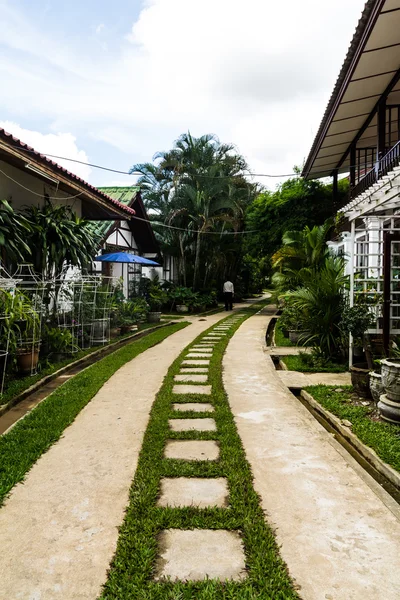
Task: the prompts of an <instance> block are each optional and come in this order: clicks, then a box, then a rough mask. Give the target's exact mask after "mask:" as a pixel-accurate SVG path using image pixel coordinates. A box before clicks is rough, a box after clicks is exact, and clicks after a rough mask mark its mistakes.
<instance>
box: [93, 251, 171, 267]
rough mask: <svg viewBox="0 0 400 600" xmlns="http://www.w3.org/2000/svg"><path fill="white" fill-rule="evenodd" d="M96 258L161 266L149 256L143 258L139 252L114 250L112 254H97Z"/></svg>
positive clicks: (106, 260)
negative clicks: (131, 252) (130, 252)
mask: <svg viewBox="0 0 400 600" xmlns="http://www.w3.org/2000/svg"><path fill="white" fill-rule="evenodd" d="M94 260H96V261H97V260H98V261H101V262H115V263H136V264H138V265H145V266H146V265H148V266H153V267H159V266H161V265H159V264H158V263H156V262H155V261H154V260H150V259H149V258H143V256H138V255H137V254H129V253H128V252H113V253H112V254H102V255H101V256H96V258H95V259H94Z"/></svg>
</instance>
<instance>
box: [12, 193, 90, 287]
mask: <svg viewBox="0 0 400 600" xmlns="http://www.w3.org/2000/svg"><path fill="white" fill-rule="evenodd" d="M24 216H25V217H26V219H27V221H28V222H29V223H30V229H29V231H27V234H26V237H25V240H26V245H27V246H28V248H31V249H32V250H33V252H32V257H31V262H32V264H33V268H34V270H35V271H36V272H37V273H38V274H40V275H41V276H42V277H43V279H50V278H56V279H58V278H60V277H62V276H63V275H65V273H66V271H67V269H68V267H70V266H76V267H79V268H80V269H82V270H84V269H85V268H86V267H87V266H88V264H89V263H90V261H91V260H92V259H93V257H94V256H95V253H96V248H97V241H98V240H97V238H96V236H95V235H94V234H93V233H92V232H91V231H90V229H88V227H87V224H86V222H85V220H84V219H81V218H79V217H78V216H77V215H76V213H74V211H73V210H72V208H71V207H70V206H66V205H53V204H52V203H51V202H50V200H46V201H45V204H44V206H33V205H32V206H28V207H26V208H25V209H24Z"/></svg>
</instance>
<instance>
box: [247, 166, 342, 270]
mask: <svg viewBox="0 0 400 600" xmlns="http://www.w3.org/2000/svg"><path fill="white" fill-rule="evenodd" d="M347 193H348V181H347V179H342V180H340V181H339V198H338V203H342V202H343V201H344V199H345V198H346V197H347ZM335 212H336V205H334V204H333V199H332V185H331V184H330V185H325V184H324V183H322V182H321V181H315V180H306V179H303V178H302V177H295V178H292V179H289V180H287V181H285V183H283V184H282V185H281V186H280V187H279V188H278V189H277V190H276V191H275V192H270V191H266V192H263V193H261V194H259V195H258V196H257V197H256V198H255V200H254V201H253V202H252V203H251V205H250V206H249V208H248V210H247V214H246V228H247V230H249V231H252V230H256V231H257V233H254V234H249V235H248V236H246V251H247V252H248V253H249V254H250V255H251V256H253V257H261V258H262V257H272V255H273V254H274V253H275V252H276V251H277V250H278V249H279V248H280V247H281V245H282V237H283V235H284V234H285V232H286V231H293V230H298V231H300V230H302V229H303V228H304V227H305V226H306V225H308V226H309V227H313V226H314V225H322V223H324V222H325V221H326V219H328V218H329V217H332V216H333V215H334V213H335ZM267 264H268V263H267Z"/></svg>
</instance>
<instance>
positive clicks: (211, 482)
mask: <svg viewBox="0 0 400 600" xmlns="http://www.w3.org/2000/svg"><path fill="white" fill-rule="evenodd" d="M228 497H229V490H228V483H227V480H226V479H225V478H224V477H218V478H215V479H211V478H209V479H208V478H204V479H200V478H196V477H173V478H168V477H164V478H163V479H161V495H160V498H159V499H158V502H157V506H172V507H183V506H196V507H197V508H207V507H208V506H218V507H220V508H225V507H227V506H228Z"/></svg>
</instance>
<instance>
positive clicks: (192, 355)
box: [185, 352, 210, 358]
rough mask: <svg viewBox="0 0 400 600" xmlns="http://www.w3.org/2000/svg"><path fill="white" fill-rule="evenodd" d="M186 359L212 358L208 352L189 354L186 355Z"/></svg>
mask: <svg viewBox="0 0 400 600" xmlns="http://www.w3.org/2000/svg"><path fill="white" fill-rule="evenodd" d="M185 358H210V354H208V353H206V352H204V353H201V352H197V353H196V352H189V354H186V356H185Z"/></svg>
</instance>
